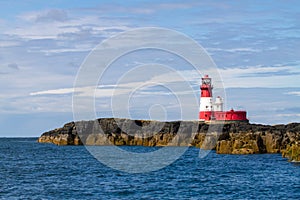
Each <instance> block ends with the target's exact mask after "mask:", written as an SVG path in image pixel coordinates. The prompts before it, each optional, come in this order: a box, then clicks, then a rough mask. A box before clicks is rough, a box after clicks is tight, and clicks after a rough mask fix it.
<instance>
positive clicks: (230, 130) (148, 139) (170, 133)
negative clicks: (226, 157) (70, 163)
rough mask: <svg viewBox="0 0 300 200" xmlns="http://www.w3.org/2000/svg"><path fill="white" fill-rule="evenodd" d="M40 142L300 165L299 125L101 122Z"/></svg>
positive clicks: (71, 127) (70, 127) (75, 125)
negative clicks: (265, 158)
mask: <svg viewBox="0 0 300 200" xmlns="http://www.w3.org/2000/svg"><path fill="white" fill-rule="evenodd" d="M38 142H40V143H54V144H56V145H83V144H84V145H142V146H195V147H198V148H203V149H214V150H216V152H217V153H219V154H262V153H281V154H282V156H283V157H286V158H288V159H289V160H290V161H300V123H290V124H286V125H283V124H282V125H272V126H271V125H261V124H250V123H245V122H234V123H225V124H206V123H202V122H198V121H172V122H160V121H150V120H130V119H115V118H100V119H97V120H93V121H80V122H70V123H67V124H65V125H64V126H63V127H62V128H57V129H54V130H51V131H48V132H45V133H43V134H42V135H41V136H40V137H39V139H38Z"/></svg>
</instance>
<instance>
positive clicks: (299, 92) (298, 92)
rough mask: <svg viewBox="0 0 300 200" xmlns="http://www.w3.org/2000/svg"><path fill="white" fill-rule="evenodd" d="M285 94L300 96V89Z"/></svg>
mask: <svg viewBox="0 0 300 200" xmlns="http://www.w3.org/2000/svg"><path fill="white" fill-rule="evenodd" d="M285 94H289V95H295V96H300V91H293V92H287V93H285Z"/></svg>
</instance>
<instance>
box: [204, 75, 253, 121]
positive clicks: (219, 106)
mask: <svg viewBox="0 0 300 200" xmlns="http://www.w3.org/2000/svg"><path fill="white" fill-rule="evenodd" d="M200 89H201V96H200V111H199V121H204V122H211V121H227V122H235V121H243V122H248V119H247V112H246V111H235V110H233V109H231V110H230V111H223V101H222V98H221V97H219V96H218V97H217V98H216V100H215V103H213V95H212V90H213V86H212V83H211V78H210V77H209V76H208V75H205V76H204V77H203V78H202V83H201V86H200Z"/></svg>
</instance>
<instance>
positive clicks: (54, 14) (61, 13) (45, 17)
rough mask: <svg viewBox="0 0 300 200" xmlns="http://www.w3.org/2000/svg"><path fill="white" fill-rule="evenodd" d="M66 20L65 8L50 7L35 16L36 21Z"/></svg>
mask: <svg viewBox="0 0 300 200" xmlns="http://www.w3.org/2000/svg"><path fill="white" fill-rule="evenodd" d="M67 20H68V14H67V12H66V11H65V10H59V9H51V10H47V11H44V12H43V13H40V14H38V15H37V16H36V18H35V21H36V22H49V21H58V22H64V21H67Z"/></svg>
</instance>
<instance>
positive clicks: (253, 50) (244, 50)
mask: <svg viewBox="0 0 300 200" xmlns="http://www.w3.org/2000/svg"><path fill="white" fill-rule="evenodd" d="M206 50H207V51H208V52H210V51H212V52H214V51H222V52H228V53H239V52H251V53H253V52H254V53H258V52H261V51H262V50H260V49H254V48H249V47H241V48H232V49H225V48H206Z"/></svg>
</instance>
